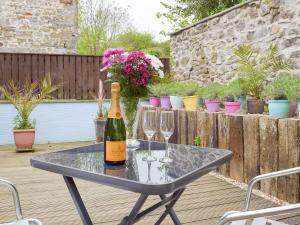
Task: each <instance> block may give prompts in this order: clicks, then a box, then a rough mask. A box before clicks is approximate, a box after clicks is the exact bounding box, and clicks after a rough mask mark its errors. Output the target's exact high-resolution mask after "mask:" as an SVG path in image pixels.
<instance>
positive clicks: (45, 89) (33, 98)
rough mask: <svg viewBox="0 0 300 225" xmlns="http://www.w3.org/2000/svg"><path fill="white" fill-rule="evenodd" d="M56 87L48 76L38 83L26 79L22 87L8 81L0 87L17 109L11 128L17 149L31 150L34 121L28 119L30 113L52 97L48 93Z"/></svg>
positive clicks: (0, 91)
mask: <svg viewBox="0 0 300 225" xmlns="http://www.w3.org/2000/svg"><path fill="white" fill-rule="evenodd" d="M57 89H58V86H56V85H52V83H51V80H50V78H45V79H43V80H42V81H41V82H39V83H38V82H33V83H30V82H29V81H26V82H25V83H24V85H23V86H22V87H21V86H18V85H17V84H16V83H14V82H13V81H10V82H9V83H8V85H7V86H3V87H0V93H2V95H3V96H4V98H5V99H6V100H8V101H9V102H10V103H11V104H12V105H13V106H14V107H15V109H16V110H17V116H16V117H15V121H14V122H15V128H14V130H13V135H14V141H15V145H16V148H17V151H32V150H33V148H32V146H33V144H34V139H35V121H33V120H31V119H30V114H31V112H32V111H33V110H34V109H35V108H36V106H38V105H39V104H40V103H42V102H43V101H44V100H45V99H50V98H52V96H51V95H50V94H51V93H52V92H54V91H56V90H57Z"/></svg>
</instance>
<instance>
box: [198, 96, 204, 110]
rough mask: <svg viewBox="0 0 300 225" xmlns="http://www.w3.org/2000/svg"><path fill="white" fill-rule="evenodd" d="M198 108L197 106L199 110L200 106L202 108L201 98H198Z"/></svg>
mask: <svg viewBox="0 0 300 225" xmlns="http://www.w3.org/2000/svg"><path fill="white" fill-rule="evenodd" d="M198 106H199V108H202V106H203V98H201V97H199V98H198Z"/></svg>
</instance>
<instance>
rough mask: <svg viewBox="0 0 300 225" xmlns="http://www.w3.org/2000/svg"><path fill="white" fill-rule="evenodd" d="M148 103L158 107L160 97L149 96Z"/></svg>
mask: <svg viewBox="0 0 300 225" xmlns="http://www.w3.org/2000/svg"><path fill="white" fill-rule="evenodd" d="M149 101H150V105H151V106H153V107H159V106H160V98H158V97H150V98H149Z"/></svg>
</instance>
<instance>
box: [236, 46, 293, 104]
mask: <svg viewBox="0 0 300 225" xmlns="http://www.w3.org/2000/svg"><path fill="white" fill-rule="evenodd" d="M233 53H234V55H235V56H236V57H237V58H238V64H239V67H238V69H237V70H236V71H235V73H236V74H237V75H238V77H239V78H240V81H241V82H242V83H243V87H245V88H246V90H245V91H247V94H249V95H251V96H253V97H255V98H256V99H262V97H263V96H262V92H263V90H264V84H265V80H266V77H267V75H269V74H271V73H276V72H278V71H279V70H289V69H290V68H291V65H290V63H289V62H288V61H287V60H284V59H282V58H281V57H279V56H278V46H277V45H271V46H270V47H269V49H268V50H267V52H266V53H265V54H264V55H259V54H257V53H255V52H254V50H253V48H252V46H251V45H241V46H240V47H238V48H235V49H234V50H233Z"/></svg>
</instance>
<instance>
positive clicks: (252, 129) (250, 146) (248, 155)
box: [243, 114, 260, 183]
mask: <svg viewBox="0 0 300 225" xmlns="http://www.w3.org/2000/svg"><path fill="white" fill-rule="evenodd" d="M259 117H260V116H258V115H250V114H249V115H246V116H244V120H243V128H244V181H245V182H246V183H248V182H249V181H250V180H251V179H252V178H253V177H255V176H257V175H259V160H260V157H259V154H260V153H259V142H260V140H259Z"/></svg>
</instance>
